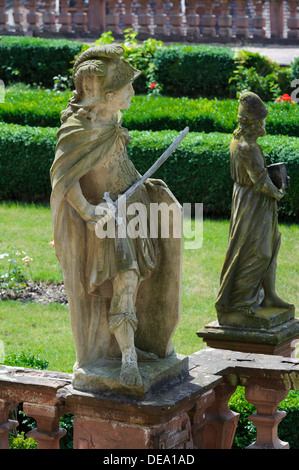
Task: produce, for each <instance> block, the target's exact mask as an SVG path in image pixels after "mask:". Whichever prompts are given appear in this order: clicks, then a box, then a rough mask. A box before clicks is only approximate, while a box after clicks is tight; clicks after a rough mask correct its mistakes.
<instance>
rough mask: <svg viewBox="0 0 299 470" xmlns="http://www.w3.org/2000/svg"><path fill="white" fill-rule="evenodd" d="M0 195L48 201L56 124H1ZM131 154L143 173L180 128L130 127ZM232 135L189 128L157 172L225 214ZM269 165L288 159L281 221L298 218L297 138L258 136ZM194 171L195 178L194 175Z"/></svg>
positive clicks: (184, 197)
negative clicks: (155, 130)
mask: <svg viewBox="0 0 299 470" xmlns="http://www.w3.org/2000/svg"><path fill="white" fill-rule="evenodd" d="M0 128H1V134H0V197H1V198H2V199H6V200H8V199H16V200H26V199H27V200H30V201H32V200H33V201H38V200H44V201H45V200H48V198H49V195H50V192H51V188H50V179H49V170H50V167H51V165H52V162H53V159H54V154H55V145H56V141H57V139H56V132H57V129H55V128H53V129H50V128H36V127H29V126H17V125H12V124H2V125H0ZM130 134H131V142H130V145H129V147H128V154H129V156H130V158H131V159H132V161H133V162H134V164H135V165H136V167H137V169H138V171H140V173H141V174H143V173H145V171H146V170H147V169H148V168H149V167H150V165H151V164H153V163H154V161H155V160H156V159H157V158H158V157H159V156H160V155H161V154H162V153H163V152H164V151H165V150H166V148H167V147H168V146H169V145H170V144H171V143H172V142H173V140H174V139H175V138H176V137H177V135H178V133H177V132H176V131H161V132H152V131H143V132H140V131H132V132H131V133H130ZM231 138H232V136H231V134H221V133H217V132H215V133H209V134H205V133H196V132H190V133H189V134H188V135H187V136H186V138H185V139H184V140H183V142H182V143H181V144H180V146H179V147H178V148H177V150H176V152H175V153H174V154H173V155H172V156H171V158H169V160H168V161H167V163H165V164H164V165H163V166H162V167H161V168H160V169H159V170H158V172H157V173H156V175H155V176H156V177H157V178H162V179H163V180H164V181H165V182H166V183H167V184H168V185H169V187H170V189H171V190H172V191H173V192H174V194H175V195H176V197H177V198H178V200H179V201H181V202H190V203H192V204H193V203H196V202H202V203H203V207H204V212H205V214H207V215H209V216H221V217H223V216H224V217H227V216H228V215H229V213H230V204H231V195H232V186H233V182H232V179H231V176H230V165H229V145H230V141H231ZM259 142H260V144H261V146H262V148H263V150H264V153H265V155H266V158H267V164H270V163H274V162H281V161H284V162H286V164H287V168H288V173H289V175H290V178H291V187H290V188H289V190H288V191H287V194H286V196H285V197H284V198H283V199H282V201H281V202H280V203H279V208H280V209H279V210H280V217H281V220H283V219H285V220H293V221H294V220H296V219H298V216H299V213H298V207H299V166H298V138H296V137H293V138H292V137H286V136H266V137H263V138H261V139H259ZM190 175H192V178H190Z"/></svg>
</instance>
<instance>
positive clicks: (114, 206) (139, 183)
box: [87, 127, 189, 230]
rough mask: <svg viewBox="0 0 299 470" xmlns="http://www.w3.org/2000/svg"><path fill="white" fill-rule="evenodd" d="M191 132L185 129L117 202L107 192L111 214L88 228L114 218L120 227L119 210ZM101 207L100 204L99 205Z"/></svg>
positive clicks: (106, 199) (90, 222)
mask: <svg viewBox="0 0 299 470" xmlns="http://www.w3.org/2000/svg"><path fill="white" fill-rule="evenodd" d="M188 132H189V127H185V129H184V130H183V131H182V132H181V133H180V135H179V136H178V137H177V138H176V139H175V140H174V141H173V142H172V144H171V145H170V146H169V147H168V149H167V150H165V152H164V153H163V154H162V155H161V157H159V158H158V160H156V162H155V163H154V164H153V165H152V166H151V167H150V168H149V169H148V170H147V172H146V173H144V175H143V176H142V177H141V178H140V179H139V180H138V181H136V182H135V183H134V184H132V186H130V187H129V188H128V189H127V190H126V191H125V192H124V193H123V194H122V195H121V196H119V197H118V199H117V201H113V200H112V199H111V198H110V196H109V192H105V193H104V196H103V199H104V200H105V201H106V202H107V203H108V205H109V206H110V207H112V208H111V209H110V207H109V209H110V210H109V212H107V214H105V215H104V216H103V217H102V218H101V219H99V220H98V221H97V222H94V221H93V220H90V221H89V222H87V227H88V228H89V229H90V230H94V229H95V226H96V224H97V223H100V224H101V225H104V224H105V223H106V222H108V221H109V220H110V219H111V218H112V217H114V218H115V221H116V224H117V225H119V224H120V223H121V220H118V209H119V207H120V206H121V205H122V204H124V203H125V202H126V200H127V199H128V198H129V197H130V196H132V194H134V193H135V192H136V191H137V189H138V188H140V186H142V185H143V184H144V183H145V181H146V180H147V179H148V178H150V177H151V176H152V175H153V174H154V173H155V172H156V171H157V170H158V169H159V168H160V166H161V165H162V164H163V163H164V162H165V161H166V160H167V158H168V157H169V156H170V155H171V154H172V153H173V152H174V151H175V149H176V148H177V147H178V145H179V144H180V143H181V142H182V140H183V139H184V137H185V136H186V135H187V134H188ZM99 205H100V204H99ZM95 213H96V215H98V214H97V209H96V211H95Z"/></svg>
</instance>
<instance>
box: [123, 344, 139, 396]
mask: <svg viewBox="0 0 299 470" xmlns="http://www.w3.org/2000/svg"><path fill="white" fill-rule="evenodd" d="M119 381H120V383H121V384H122V385H124V386H125V387H128V388H138V387H141V385H142V378H141V375H140V374H139V370H138V366H137V354H136V351H135V348H130V349H127V350H126V351H124V352H123V355H122V365H121V371H120V376H119Z"/></svg>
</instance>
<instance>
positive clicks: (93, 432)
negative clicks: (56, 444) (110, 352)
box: [60, 356, 238, 456]
mask: <svg viewBox="0 0 299 470" xmlns="http://www.w3.org/2000/svg"><path fill="white" fill-rule="evenodd" d="M196 361H197V356H195V358H194V359H192V356H191V360H190V365H188V364H189V361H184V362H185V364H187V365H188V367H187V368H188V369H189V367H190V370H188V374H187V376H186V377H185V378H184V379H183V380H181V382H176V383H175V382H169V381H166V382H165V383H164V385H161V382H160V386H157V387H155V388H151V390H150V392H149V393H148V394H147V396H146V398H145V399H142V400H139V399H133V398H129V397H125V396H119V395H118V396H117V395H111V394H110V393H108V392H107V393H94V392H92V393H91V392H82V391H79V390H76V389H74V388H73V386H72V385H68V386H66V387H63V389H61V390H60V395H61V396H63V397H64V399H65V400H66V407H67V409H68V410H69V411H70V412H71V413H72V414H74V447H73V448H74V449H173V448H178V449H193V448H202V446H203V431H204V429H205V426H206V421H205V419H204V418H203V416H204V412H205V410H206V409H207V408H208V407H210V406H211V405H213V404H214V402H215V392H214V389H215V388H216V387H218V386H220V385H221V383H222V376H220V375H213V374H209V373H208V372H206V371H204V373H201V371H200V367H198V365H197V362H196ZM141 373H142V374H143V377H144V370H142V368H141ZM231 388H232V390H230V394H231V393H233V391H234V389H235V387H231ZM220 392H221V391H220ZM112 393H113V391H112ZM221 403H222V402H221ZM227 416H228V418H227ZM237 419H238V416H237V415H236V413H228V414H226V416H225V420H223V429H226V427H227V426H228V424H230V425H231V427H232V429H233V431H232V433H230V435H231V436H232V438H233V436H234V432H235V428H236V426H237ZM218 421H219V420H218ZM220 434H221V436H222V435H223V432H222V433H220ZM213 439H215V436H214V435H211V436H210V441H209V442H210V444H211V447H210V448H214V447H213V445H214V441H213V443H212V440H213ZM224 440H225V445H226V447H225V448H230V446H231V440H230V439H227V438H225V439H224ZM223 445H224V444H223ZM111 456H112V454H111Z"/></svg>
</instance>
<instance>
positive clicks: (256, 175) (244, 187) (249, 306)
mask: <svg viewBox="0 0 299 470" xmlns="http://www.w3.org/2000/svg"><path fill="white" fill-rule="evenodd" d="M267 114H268V110H267V109H266V107H265V106H264V104H263V102H262V100H261V99H260V98H259V97H258V96H257V95H256V94H254V93H251V92H247V93H244V94H243V95H242V96H241V97H240V106H239V114H238V121H239V126H238V128H237V129H236V130H235V132H234V137H233V140H232V142H231V146H230V166H231V175H232V178H233V180H234V189H233V196H232V208H231V221H230V232H229V245H228V250H227V253H226V257H225V261H224V265H223V268H222V272H221V279H220V291H219V294H218V298H217V300H216V310H217V315H218V321H219V324H221V325H231V326H232V325H235V326H236V325H242V324H243V325H244V323H246V325H247V326H250V325H251V323H250V321H251V320H250V318H251V319H254V324H255V326H258V323H257V322H256V320H257V319H258V318H259V317H260V318H262V315H264V314H265V312H272V314H273V311H274V312H280V313H281V311H284V310H288V309H290V308H291V307H293V306H292V305H291V304H289V303H287V302H285V301H283V300H282V299H280V298H279V297H278V295H277V294H276V291H275V279H276V266H277V254H278V250H279V246H280V240H281V235H280V233H279V231H278V223H277V201H280V199H281V198H282V197H283V196H284V194H285V190H286V187H287V185H288V178H287V176H284V177H283V178H282V179H281V180H280V184H278V187H277V186H276V185H275V184H274V183H273V182H272V180H271V177H270V173H269V171H270V168H269V171H268V169H267V166H266V162H265V157H264V155H263V152H262V149H261V147H260V146H259V145H258V144H257V142H256V140H257V139H258V137H261V136H264V135H265V134H266V131H265V120H266V116H267ZM281 166H282V167H283V166H284V164H282V165H281ZM245 318H247V320H246V321H245Z"/></svg>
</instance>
